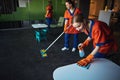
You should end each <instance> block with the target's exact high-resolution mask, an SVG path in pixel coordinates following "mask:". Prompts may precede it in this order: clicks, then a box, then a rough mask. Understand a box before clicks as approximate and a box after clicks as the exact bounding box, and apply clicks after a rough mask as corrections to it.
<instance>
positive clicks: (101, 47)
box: [73, 15, 118, 66]
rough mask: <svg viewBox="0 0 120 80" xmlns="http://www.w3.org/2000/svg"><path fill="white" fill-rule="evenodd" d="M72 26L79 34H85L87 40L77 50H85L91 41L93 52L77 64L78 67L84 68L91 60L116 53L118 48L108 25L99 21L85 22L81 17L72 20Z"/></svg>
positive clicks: (77, 16)
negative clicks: (112, 52)
mask: <svg viewBox="0 0 120 80" xmlns="http://www.w3.org/2000/svg"><path fill="white" fill-rule="evenodd" d="M73 26H74V27H75V28H76V30H78V31H80V32H85V33H86V34H87V35H88V38H87V39H86V40H85V41H84V42H83V43H82V45H80V46H78V49H80V50H82V49H83V48H85V47H86V46H87V45H88V44H89V43H90V41H91V40H92V41H93V48H94V49H93V51H92V52H91V53H90V54H89V55H88V56H87V57H86V58H84V59H82V60H80V61H78V62H77V64H78V65H80V66H86V65H87V64H89V63H90V62H91V61H92V60H93V58H104V57H106V56H107V55H109V54H110V52H111V51H114V52H116V51H117V50H118V46H117V44H116V41H115V39H114V37H113V32H112V31H111V29H110V28H109V27H108V25H107V24H106V23H104V22H101V21H93V20H85V19H84V18H83V16H82V15H76V16H74V18H73Z"/></svg>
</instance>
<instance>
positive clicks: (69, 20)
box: [61, 0, 81, 52]
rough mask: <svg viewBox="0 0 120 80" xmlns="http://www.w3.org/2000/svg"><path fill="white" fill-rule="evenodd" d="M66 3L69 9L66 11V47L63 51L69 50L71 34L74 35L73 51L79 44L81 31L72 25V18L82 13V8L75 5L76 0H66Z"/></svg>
mask: <svg viewBox="0 0 120 80" xmlns="http://www.w3.org/2000/svg"><path fill="white" fill-rule="evenodd" d="M65 5H66V8H67V10H66V11H65V13H64V18H65V25H64V33H65V35H64V47H63V48H62V49H61V50H62V51H65V50H69V37H70V36H71V35H74V41H73V48H72V52H75V50H76V47H77V45H78V33H79V31H77V30H76V29H75V28H74V27H73V26H72V18H73V16H74V15H76V14H81V10H80V9H78V8H76V7H75V5H74V1H72V0H66V2H65Z"/></svg>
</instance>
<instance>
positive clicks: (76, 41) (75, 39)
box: [64, 33, 78, 48]
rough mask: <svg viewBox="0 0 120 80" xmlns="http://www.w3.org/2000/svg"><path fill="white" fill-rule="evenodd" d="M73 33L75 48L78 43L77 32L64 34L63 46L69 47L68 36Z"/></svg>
mask: <svg viewBox="0 0 120 80" xmlns="http://www.w3.org/2000/svg"><path fill="white" fill-rule="evenodd" d="M71 35H73V36H74V40H73V47H74V48H76V47H77V45H78V34H66V33H65V36H64V47H67V48H68V47H69V38H70V36H71Z"/></svg>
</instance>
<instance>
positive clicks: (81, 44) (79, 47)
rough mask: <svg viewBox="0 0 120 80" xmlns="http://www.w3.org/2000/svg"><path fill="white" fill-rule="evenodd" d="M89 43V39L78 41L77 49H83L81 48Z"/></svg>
mask: <svg viewBox="0 0 120 80" xmlns="http://www.w3.org/2000/svg"><path fill="white" fill-rule="evenodd" d="M89 43H90V41H89V40H85V41H84V42H83V43H80V44H79V45H78V49H79V50H83V48H84V47H86V46H87V45H88V44H89Z"/></svg>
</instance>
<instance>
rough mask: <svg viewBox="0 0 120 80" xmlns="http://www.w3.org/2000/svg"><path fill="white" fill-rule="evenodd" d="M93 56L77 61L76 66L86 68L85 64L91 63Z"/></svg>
mask: <svg viewBox="0 0 120 80" xmlns="http://www.w3.org/2000/svg"><path fill="white" fill-rule="evenodd" d="M93 58H94V56H93V55H92V54H90V55H88V56H87V57H86V58H84V59H82V60H79V61H78V62H77V64H78V65H79V66H86V65H87V64H89V63H91V62H92V60H93Z"/></svg>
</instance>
